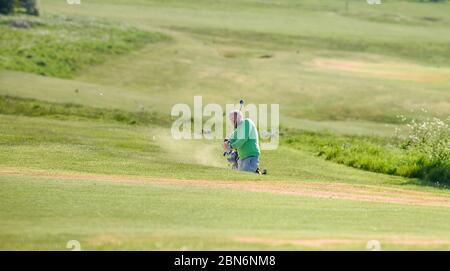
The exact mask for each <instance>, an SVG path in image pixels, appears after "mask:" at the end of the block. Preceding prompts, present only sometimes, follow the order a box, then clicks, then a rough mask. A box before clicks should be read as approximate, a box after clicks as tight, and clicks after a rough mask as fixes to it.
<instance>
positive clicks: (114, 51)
mask: <svg viewBox="0 0 450 271" xmlns="http://www.w3.org/2000/svg"><path fill="white" fill-rule="evenodd" d="M0 32H1V33H2V34H1V35H2V37H1V39H0V68H4V69H11V70H18V71H25V72H32V73H37V74H41V75H49V76H56V77H62V78H70V77H73V76H74V75H75V74H76V73H77V72H79V71H80V70H81V69H83V68H85V67H88V66H91V65H95V64H99V63H102V62H103V61H105V60H107V58H108V56H111V55H120V54H124V53H127V52H130V51H132V50H136V49H138V48H140V47H142V46H143V45H145V44H147V43H154V42H159V41H165V40H168V39H169V38H168V37H167V36H165V35H163V34H160V33H148V32H144V31H141V30H138V29H136V28H133V27H128V26H124V25H120V24H112V23H107V22H103V21H98V20H95V19H89V20H88V19H74V18H68V17H44V18H34V17H33V18H30V17H26V16H20V17H17V16H16V17H14V16H13V17H10V16H0Z"/></svg>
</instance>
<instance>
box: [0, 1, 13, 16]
mask: <svg viewBox="0 0 450 271" xmlns="http://www.w3.org/2000/svg"><path fill="white" fill-rule="evenodd" d="M13 10H14V0H0V13H1V14H9V13H11V12H13Z"/></svg>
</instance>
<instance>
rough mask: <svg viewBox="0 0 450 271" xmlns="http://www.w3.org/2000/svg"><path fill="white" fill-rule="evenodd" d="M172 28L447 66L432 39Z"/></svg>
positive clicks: (448, 52)
mask: <svg viewBox="0 0 450 271" xmlns="http://www.w3.org/2000/svg"><path fill="white" fill-rule="evenodd" d="M172 29H174V30H177V31H182V32H189V33H192V34H195V35H197V36H199V37H203V39H205V38H207V39H208V40H213V41H214V40H219V41H220V42H221V43H223V44H229V45H235V44H241V45H244V46H246V47H249V48H255V47H257V48H264V49H272V50H273V49H275V48H276V49H280V48H283V49H285V50H304V49H305V48H307V49H308V50H311V49H314V50H332V51H337V52H339V51H342V52H352V53H355V52H359V53H376V54H382V55H386V56H391V57H402V58H405V59H408V60H412V61H418V62H422V63H426V64H434V65H450V44H449V43H448V42H444V41H442V42H436V41H411V42H404V41H403V40H380V39H377V38H375V37H374V38H369V37H346V38H345V39H343V38H342V37H335V36H326V37H321V36H307V35H293V34H279V33H264V32H255V31H237V30H230V29H219V28H216V29H215V28H187V27H173V28H172Z"/></svg>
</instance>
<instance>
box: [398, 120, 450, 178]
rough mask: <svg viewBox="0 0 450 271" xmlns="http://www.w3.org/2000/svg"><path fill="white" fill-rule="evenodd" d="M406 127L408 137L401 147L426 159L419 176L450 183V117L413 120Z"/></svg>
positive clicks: (418, 173)
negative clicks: (445, 118)
mask: <svg viewBox="0 0 450 271" xmlns="http://www.w3.org/2000/svg"><path fill="white" fill-rule="evenodd" d="M406 127H407V131H406V133H407V137H406V139H404V140H403V142H401V144H400V147H401V148H403V149H405V150H407V151H409V152H410V153H416V154H419V155H421V156H423V157H424V160H425V162H424V164H425V166H424V167H423V168H421V169H420V170H419V171H418V172H417V174H416V175H417V177H419V178H421V179H424V180H426V181H430V182H434V183H450V117H449V118H447V120H441V119H439V118H426V119H424V120H422V121H419V120H412V121H411V122H410V123H408V124H407V126H406Z"/></svg>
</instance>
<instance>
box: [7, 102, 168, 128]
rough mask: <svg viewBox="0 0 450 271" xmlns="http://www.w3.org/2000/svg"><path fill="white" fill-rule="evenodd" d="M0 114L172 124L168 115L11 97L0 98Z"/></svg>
mask: <svg viewBox="0 0 450 271" xmlns="http://www.w3.org/2000/svg"><path fill="white" fill-rule="evenodd" d="M0 114H8V115H22V116H30V117H51V118H58V119H91V120H100V121H110V122H120V123H124V124H129V125H149V124H153V125H160V126H169V125H170V124H171V123H172V119H171V117H170V116H169V115H167V116H166V115H160V114H158V113H156V112H149V111H140V112H129V111H123V110H118V109H103V108H95V107H89V106H83V105H78V104H58V103H51V102H44V101H38V100H34V99H26V98H18V97H11V96H0Z"/></svg>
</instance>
